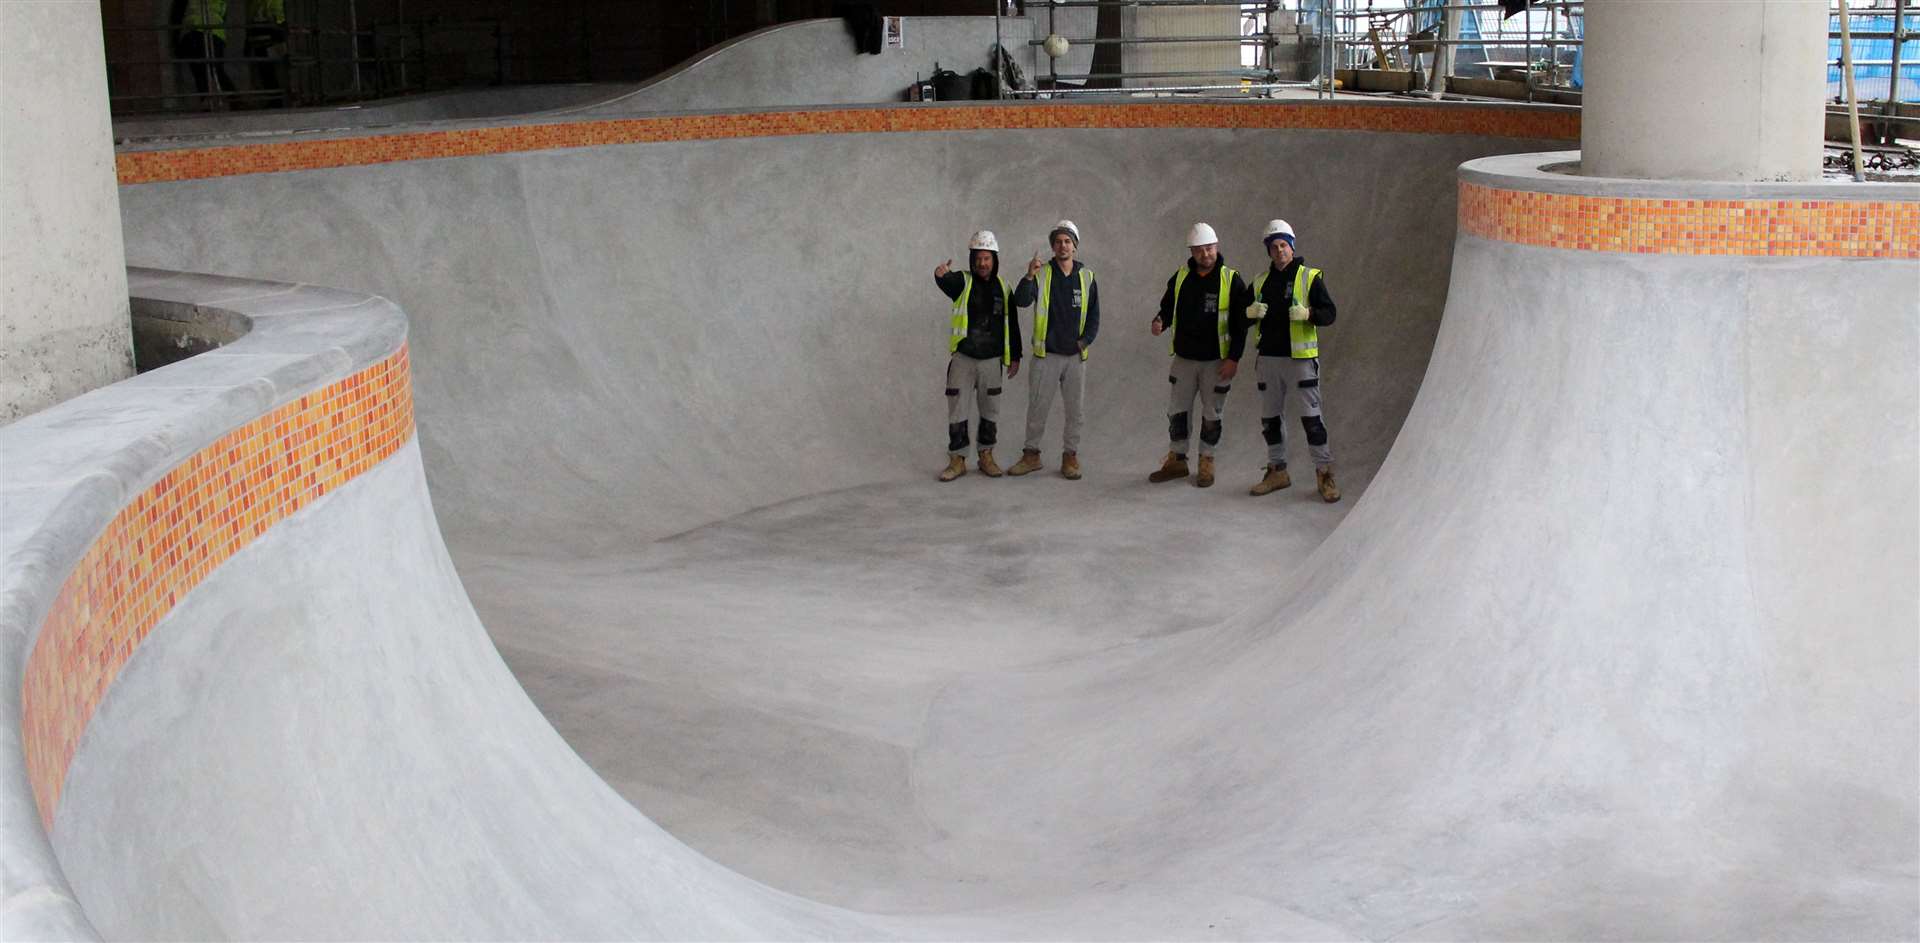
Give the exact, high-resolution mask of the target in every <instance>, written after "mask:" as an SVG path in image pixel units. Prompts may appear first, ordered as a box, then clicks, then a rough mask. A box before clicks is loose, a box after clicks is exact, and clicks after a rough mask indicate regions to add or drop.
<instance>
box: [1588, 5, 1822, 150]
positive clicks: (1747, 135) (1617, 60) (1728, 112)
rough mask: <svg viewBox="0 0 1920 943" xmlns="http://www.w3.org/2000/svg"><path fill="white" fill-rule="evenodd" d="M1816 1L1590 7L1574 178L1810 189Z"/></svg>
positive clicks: (1817, 91)
mask: <svg viewBox="0 0 1920 943" xmlns="http://www.w3.org/2000/svg"><path fill="white" fill-rule="evenodd" d="M1827 12H1828V4H1827V2H1826V0H1689V2H1686V3H1640V2H1634V0H1591V2H1589V3H1588V4H1587V6H1586V16H1587V26H1586V46H1585V53H1586V57H1585V69H1586V79H1587V82H1586V88H1585V95H1584V98H1583V100H1582V111H1581V123H1580V147H1581V150H1582V152H1583V153H1584V154H1585V160H1584V161H1583V172H1584V173H1590V174H1593V175H1594V176H1599V177H1640V178H1652V179H1662V180H1754V181H1795V180H1815V179H1818V178H1819V177H1820V155H1821V149H1822V147H1823V146H1824V145H1825V141H1824V131H1825V127H1824V125H1823V124H1822V122H1823V120H1824V117H1823V116H1824V113H1825V109H1824V108H1823V107H1822V105H1821V102H1822V101H1823V100H1824V98H1825V96H1826V88H1827V85H1826V76H1827V71H1826V56H1827Z"/></svg>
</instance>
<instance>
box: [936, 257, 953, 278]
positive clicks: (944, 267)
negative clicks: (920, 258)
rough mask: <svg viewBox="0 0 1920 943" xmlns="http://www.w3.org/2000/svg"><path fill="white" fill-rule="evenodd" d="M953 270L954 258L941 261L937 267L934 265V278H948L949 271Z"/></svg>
mask: <svg viewBox="0 0 1920 943" xmlns="http://www.w3.org/2000/svg"><path fill="white" fill-rule="evenodd" d="M952 270H953V260H952V259H948V260H946V261H945V262H942V263H940V264H939V265H938V266H935V267H934V270H933V277H934V278H946V277H947V273H948V272H950V271H952Z"/></svg>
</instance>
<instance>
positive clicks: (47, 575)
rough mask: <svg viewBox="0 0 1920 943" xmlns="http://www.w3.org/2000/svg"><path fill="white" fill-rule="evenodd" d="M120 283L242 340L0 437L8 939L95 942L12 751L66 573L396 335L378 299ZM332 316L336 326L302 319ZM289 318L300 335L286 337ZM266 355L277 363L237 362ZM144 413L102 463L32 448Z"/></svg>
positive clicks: (113, 431) (86, 454) (75, 402)
mask: <svg viewBox="0 0 1920 943" xmlns="http://www.w3.org/2000/svg"><path fill="white" fill-rule="evenodd" d="M127 274H128V289H129V295H130V296H131V297H132V298H134V299H140V300H146V299H150V300H155V301H163V302H173V303H185V304H193V305H197V306H199V307H201V308H209V309H217V310H219V311H221V312H223V313H225V314H226V315H229V316H231V317H232V318H234V319H236V320H237V321H238V322H239V323H244V324H247V325H249V326H250V328H251V330H250V331H249V332H248V333H247V334H246V335H245V336H242V337H241V338H239V339H238V340H237V341H235V342H234V343H233V344H231V345H228V346H227V347H224V348H222V349H221V353H222V354H224V355H225V356H201V357H195V358H190V359H187V360H183V361H181V362H179V363H176V364H172V365H169V366H167V367H163V368H160V369H158V370H155V371H151V372H149V373H147V374H141V375H139V376H135V377H133V378H129V379H128V380H125V381H122V382H120V383H116V384H113V385H111V386H107V387H103V388H101V389H98V390H94V391H92V392H90V393H87V394H85V395H82V396H79V397H76V398H74V399H72V400H68V401H67V402H65V403H61V404H59V405H56V406H53V407H50V408H48V409H46V410H43V411H41V412H39V413H34V414H30V415H28V416H26V417H23V418H22V419H20V420H18V421H16V422H14V423H12V424H10V425H8V426H6V427H0V455H5V456H6V458H7V461H6V462H5V464H4V466H0V499H4V500H5V502H6V506H7V507H6V511H7V516H8V518H9V525H10V526H8V527H7V528H6V529H5V531H4V532H0V664H4V665H6V666H7V669H8V670H7V671H6V678H5V680H4V685H5V689H4V700H5V705H4V707H0V727H4V730H5V734H4V736H6V737H7V738H8V739H9V740H10V741H11V743H12V746H13V748H12V749H9V750H6V751H4V753H5V755H4V756H0V776H5V777H6V778H7V779H8V780H9V785H8V786H7V787H6V789H5V790H4V801H0V823H3V824H0V834H4V835H5V838H4V839H0V848H3V849H4V853H5V856H6V859H7V862H8V867H7V869H6V870H7V876H6V886H5V888H4V902H0V923H4V924H5V925H6V926H7V927H8V930H9V936H21V937H23V938H24V937H46V938H66V939H97V938H98V934H97V931H95V930H94V928H93V927H92V925H91V923H90V922H89V921H88V918H87V917H86V915H85V913H84V912H83V911H82V910H81V909H80V907H79V905H78V903H77V901H75V899H74V895H73V893H72V891H71V889H70V888H69V887H68V886H67V882H66V879H65V876H64V873H63V871H62V869H61V867H60V864H59V862H58V860H57V859H56V858H55V857H54V855H53V851H52V847H51V845H50V844H49V842H48V836H47V835H46V833H45V831H44V830H43V829H42V827H41V824H40V818H39V815H38V814H37V812H36V809H35V803H34V800H33V796H32V788H31V787H30V785H29V778H28V775H27V770H26V753H25V749H24V746H23V743H22V740H21V731H22V722H23V719H24V718H23V715H22V703H23V701H22V697H23V694H24V684H25V672H26V665H27V662H28V656H29V654H30V653H31V652H32V651H33V648H34V645H35V644H36V643H37V642H38V640H39V634H40V629H41V627H42V625H43V623H44V621H45V619H46V617H47V615H48V612H49V609H50V607H51V606H52V604H53V601H54V598H55V596H56V595H57V594H58V593H59V592H60V589H61V587H62V585H63V584H64V583H65V582H66V580H67V578H68V576H69V575H70V574H71V572H72V570H73V568H74V567H75V566H76V565H77V564H78V563H79V561H80V560H81V558H82V556H83V555H84V554H85V553H86V552H87V549H88V548H89V547H90V546H92V544H93V543H94V541H95V540H97V539H98V537H99V535H100V533H101V531H102V529H103V528H105V527H106V526H107V523H108V522H109V521H110V520H112V519H113V517H114V515H115V514H117V513H119V511H120V510H121V508H122V507H123V506H124V505H125V503H126V502H127V501H128V500H131V498H132V496H133V495H136V494H139V493H140V492H141V491H142V490H143V489H145V488H146V487H148V486H149V485H150V484H151V483H152V482H153V481H155V480H157V479H158V478H159V477H160V476H161V475H163V474H165V473H166V472H167V471H168V470H169V469H172V468H173V467H175V466H177V465H178V464H180V463H181V462H182V461H185V460H186V459H187V458H189V457H190V456H192V455H194V454H196V453H197V452H199V451H200V450H202V449H204V448H205V447H206V446H207V445H208V444H210V443H212V442H214V441H216V440H217V439H218V438H219V437H220V436H221V435H224V434H225V433H226V432H227V431H228V430H230V429H232V428H236V427H237V426H239V425H242V424H244V423H246V422H249V421H252V420H253V419H257V418H259V417H260V416H264V415H266V414H268V413H270V412H271V411H272V410H274V409H275V408H277V407H279V406H281V405H283V404H285V403H287V402H290V401H293V400H295V399H297V398H298V397H300V396H301V395H303V394H305V393H306V392H308V391H309V390H310V389H317V388H319V387H321V386H324V385H325V384H327V383H329V382H332V381H334V380H337V379H340V378H342V377H346V376H349V375H351V374H352V373H353V372H355V371H356V370H359V369H361V368H363V367H365V366H367V365H369V364H371V363H373V362H375V361H377V360H378V359H379V358H380V357H382V356H385V355H386V354H387V353H391V352H392V351H393V350H397V349H399V348H400V346H401V345H403V344H404V343H405V340H406V335H407V328H406V318H405V316H404V315H403V314H402V313H401V312H400V309H399V308H398V307H397V306H395V305H394V304H393V303H392V302H390V301H387V300H386V299H384V298H378V297H377V296H372V295H363V294H359V293H354V292H340V291H337V290H333V289H323V288H317V287H313V286H301V285H288V284H283V283H274V282H263V281H257V280H250V279H236V278H225V277H221V276H214V275H197V274H190V273H179V272H165V271H159V270H155V269H144V268H130V269H129V270H128V273H127ZM340 313H344V314H346V315H347V316H346V317H314V315H324V314H340ZM296 317H297V318H299V319H300V320H302V321H304V322H305V324H303V325H302V330H300V331H293V330H289V329H290V328H292V327H294V325H293V324H292V323H291V322H292V321H293V320H294V319H295V318H296ZM288 341H293V342H295V343H297V344H298V345H299V346H301V347H304V348H306V349H305V350H304V351H303V352H301V353H299V354H298V355H297V356H296V357H295V358H294V360H295V363H294V364H293V366H294V367H296V368H299V369H296V370H294V371H292V375H293V376H297V377H298V378H299V380H300V382H298V383H296V384H288V383H287V380H288V378H289V369H288V362H289V358H288V357H287V356H284V354H286V353H288V350H287V349H285V348H284V347H283V346H282V345H285V344H286V343H287V342H288ZM269 352H271V353H273V354H279V355H281V356H247V355H249V354H258V353H269ZM161 375H165V376H166V377H167V378H169V379H172V380H175V381H178V382H179V383H180V384H181V385H183V386H185V387H189V388H191V389H193V390H196V391H205V392H209V393H211V394H212V398H211V399H209V398H207V397H205V396H200V397H185V396H181V397H178V398H177V399H175V398H174V397H173V396H169V395H163V397H162V398H163V399H172V400H173V401H172V402H171V403H165V402H163V403H161V404H159V407H158V408H157V409H155V408H154V406H155V404H154V400H155V399H156V397H155V390H154V389H152V388H151V387H152V384H151V382H150V381H149V382H142V380H143V378H151V377H155V376H161ZM143 404H144V405H145V407H146V409H145V410H144V411H145V412H146V413H147V415H146V416H145V417H144V418H142V419H137V420H136V425H135V427H134V428H126V427H125V426H115V427H113V428H110V429H108V430H106V433H105V434H106V435H108V436H111V437H112V438H113V439H114V440H115V441H114V443H112V444H111V445H110V446H109V447H108V448H107V449H106V450H104V451H103V450H101V449H79V450H60V451H55V452H49V451H46V450H44V449H38V448H34V447H33V445H32V443H33V442H35V441H37V440H41V439H44V438H45V437H47V436H49V435H51V436H57V437H63V438H64V437H67V436H71V435H72V434H73V433H72V431H71V430H72V429H73V428H74V427H76V426H86V425H89V423H88V422H87V420H86V418H85V417H87V416H89V415H103V414H111V413H114V412H118V411H122V410H125V409H127V408H129V407H133V406H136V405H143ZM96 434H99V433H96ZM110 484H111V485H117V487H112V486H109V485H110Z"/></svg>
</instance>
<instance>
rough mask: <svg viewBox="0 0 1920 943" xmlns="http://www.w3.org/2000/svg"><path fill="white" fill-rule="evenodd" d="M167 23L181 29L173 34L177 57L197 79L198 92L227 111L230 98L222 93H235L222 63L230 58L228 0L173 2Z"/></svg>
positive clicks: (183, 0)
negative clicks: (228, 56) (209, 97)
mask: <svg viewBox="0 0 1920 943" xmlns="http://www.w3.org/2000/svg"><path fill="white" fill-rule="evenodd" d="M167 22H169V23H171V24H173V25H174V26H176V27H178V28H179V29H178V31H177V32H175V33H174V34H173V57H174V58H176V59H179V60H181V61H182V62H183V63H184V64H185V65H186V66H187V70H188V72H189V73H191V74H192V75H193V87H194V90H195V91H197V92H199V93H200V94H201V95H205V96H211V97H212V102H211V103H212V105H213V106H214V107H225V105H226V98H225V96H224V95H220V94H219V93H222V92H231V91H233V79H232V77H230V76H228V75H227V64H226V63H225V62H224V61H222V60H224V59H226V57H227V0H173V8H172V9H171V10H169V11H168V14H167ZM198 104H200V105H202V106H205V105H207V104H208V103H207V102H199V103H198Z"/></svg>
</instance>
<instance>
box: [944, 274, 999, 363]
mask: <svg viewBox="0 0 1920 943" xmlns="http://www.w3.org/2000/svg"><path fill="white" fill-rule="evenodd" d="M975 278H976V276H975V275H974V274H973V273H972V272H968V273H967V287H965V288H962V289H960V297H958V298H955V299H953V332H952V333H951V334H949V335H947V353H953V352H954V351H956V350H959V349H960V342H961V341H963V340H966V339H967V298H968V297H969V296H971V295H972V294H973V282H974V279H975ZM993 280H994V281H996V282H999V283H1000V304H1001V305H1002V308H1001V311H1000V316H1001V317H1006V316H1007V312H1008V311H1012V310H1013V293H1012V292H1009V291H1007V280H1006V279H1004V278H1001V277H999V276H997V275H996V276H994V279H993ZM1000 362H1001V363H1003V364H1010V363H1013V332H1012V331H1008V330H1002V331H1001V332H1000Z"/></svg>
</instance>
